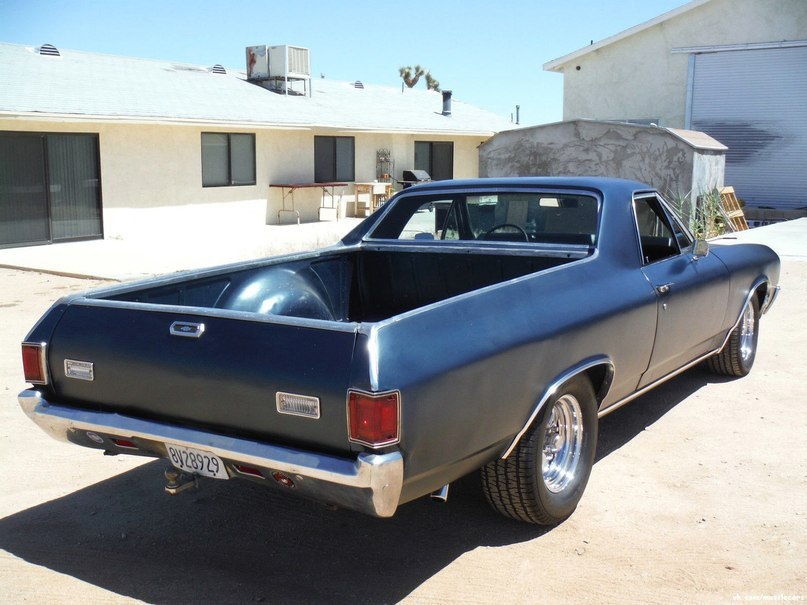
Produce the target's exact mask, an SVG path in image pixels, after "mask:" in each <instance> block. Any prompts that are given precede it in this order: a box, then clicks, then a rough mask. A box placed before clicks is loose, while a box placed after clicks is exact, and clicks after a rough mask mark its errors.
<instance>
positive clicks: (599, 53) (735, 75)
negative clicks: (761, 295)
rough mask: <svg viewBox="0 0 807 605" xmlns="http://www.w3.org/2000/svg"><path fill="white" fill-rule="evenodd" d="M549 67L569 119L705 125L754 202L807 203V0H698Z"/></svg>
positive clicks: (732, 177) (741, 190)
mask: <svg viewBox="0 0 807 605" xmlns="http://www.w3.org/2000/svg"><path fill="white" fill-rule="evenodd" d="M543 68H544V70H547V71H553V72H557V73H560V74H563V90H564V93H563V94H564V98H563V119H564V120H577V119H592V120H610V121H623V122H631V123H636V124H656V125H658V126H662V127H670V128H683V129H688V130H696V131H702V132H705V133H707V134H708V135H710V136H712V137H714V138H715V139H717V140H718V141H720V142H721V143H723V144H724V145H726V146H727V147H728V152H727V155H726V173H725V181H726V184H727V185H732V186H734V187H735V189H736V190H737V192H738V195H739V196H740V197H741V198H742V199H744V200H745V202H746V203H747V204H748V205H749V206H756V207H773V208H777V209H797V208H807V193H806V192H807V2H806V1H805V0H694V1H692V2H688V3H687V4H684V5H682V6H680V7H679V8H677V9H674V10H672V11H670V12H668V13H665V14H663V15H660V16H658V17H656V18H655V19H652V20H650V21H647V22H646V23H641V24H639V25H636V26H635V27H632V28H630V29H627V30H625V31H623V32H620V33H617V34H615V35H613V36H611V37H609V38H606V39H604V40H601V41H597V42H594V41H592V43H591V44H590V45H589V46H586V47H584V48H581V49H579V50H576V51H574V52H571V53H569V54H567V55H565V56H563V57H560V58H558V59H555V60H553V61H549V62H547V63H545V64H544V66H543Z"/></svg>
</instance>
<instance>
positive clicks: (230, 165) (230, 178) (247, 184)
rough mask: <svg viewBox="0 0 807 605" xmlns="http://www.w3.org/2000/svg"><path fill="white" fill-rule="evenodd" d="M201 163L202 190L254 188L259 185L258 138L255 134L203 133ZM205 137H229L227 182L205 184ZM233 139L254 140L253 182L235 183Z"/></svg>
mask: <svg viewBox="0 0 807 605" xmlns="http://www.w3.org/2000/svg"><path fill="white" fill-rule="evenodd" d="M201 134H202V136H201V162H202V188H204V189H208V188H216V187H252V186H254V185H256V184H257V175H258V170H257V150H256V140H255V139H256V137H255V133H254V132H202V133H201ZM205 136H226V137H227V182H222V183H219V182H216V183H205ZM233 137H249V138H251V140H252V146H251V148H252V149H251V151H252V154H251V155H252V157H251V159H252V165H251V167H250V168H251V172H252V180H250V181H244V182H234V179H233V143H232V141H233Z"/></svg>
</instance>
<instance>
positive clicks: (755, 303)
mask: <svg viewBox="0 0 807 605" xmlns="http://www.w3.org/2000/svg"><path fill="white" fill-rule="evenodd" d="M758 340H759V299H757V297H756V295H754V296H752V297H751V301H750V302H749V303H748V304H747V305H746V307H745V309H744V310H743V316H742V318H741V319H740V323H739V324H737V327H735V328H734V329H733V330H732V331H731V334H730V335H729V339H728V340H727V341H726V344H725V345H724V346H723V348H722V349H721V350H720V351H718V352H717V353H715V354H714V355H712V356H711V357H710V358H709V359H707V362H708V364H709V369H710V370H711V371H712V372H715V373H716V374H723V375H724V376H745V375H746V374H748V372H750V371H751V367H752V366H753V365H754V359H755V358H756V356H757V341H758Z"/></svg>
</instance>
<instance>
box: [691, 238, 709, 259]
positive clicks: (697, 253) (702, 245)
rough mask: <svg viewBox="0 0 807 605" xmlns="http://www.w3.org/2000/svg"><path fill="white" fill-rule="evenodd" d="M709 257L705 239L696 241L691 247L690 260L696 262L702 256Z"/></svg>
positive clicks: (707, 243)
mask: <svg viewBox="0 0 807 605" xmlns="http://www.w3.org/2000/svg"><path fill="white" fill-rule="evenodd" d="M708 255H709V242H707V241H706V240H705V239H696V240H695V245H694V246H693V247H692V259H693V260H698V259H699V258H703V257H704V256H708Z"/></svg>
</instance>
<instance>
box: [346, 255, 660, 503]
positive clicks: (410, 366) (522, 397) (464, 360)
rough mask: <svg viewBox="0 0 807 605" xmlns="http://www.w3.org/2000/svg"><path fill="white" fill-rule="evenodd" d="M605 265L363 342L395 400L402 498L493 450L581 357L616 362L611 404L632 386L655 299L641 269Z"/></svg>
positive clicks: (483, 295)
mask: <svg viewBox="0 0 807 605" xmlns="http://www.w3.org/2000/svg"><path fill="white" fill-rule="evenodd" d="M607 268H608V265H606V263H605V261H604V260H603V259H599V258H597V257H596V256H594V257H590V258H588V259H584V260H581V261H577V262H575V263H571V264H569V265H565V266H563V267H559V268H556V269H550V270H548V271H545V272H540V273H537V274H533V275H530V276H527V277H523V278H518V279H515V280H512V281H509V282H505V283H503V284H499V285H496V286H492V287H489V288H485V289H482V290H478V291H475V292H472V293H469V294H467V295H463V296H460V297H457V298H455V299H452V300H450V301H446V302H444V303H438V304H436V305H432V306H429V307H425V308H423V309H419V310H417V311H414V312H411V313H408V314H404V315H401V316H398V317H396V318H393V319H392V320H390V321H387V322H382V323H380V324H378V325H377V326H375V328H374V329H373V333H371V334H370V335H369V336H368V338H367V341H366V343H364V345H360V346H368V347H371V348H375V349H376V350H377V359H378V361H377V367H376V369H375V372H376V375H375V376H370V377H369V382H370V384H371V385H372V387H373V388H374V389H376V390H380V391H383V390H387V389H399V390H400V391H401V394H402V440H401V450H402V451H403V453H404V457H405V459H406V479H407V486H406V487H405V490H404V500H406V499H407V497H408V496H409V495H410V494H411V495H412V497H415V496H417V495H422V494H423V493H426V492H428V491H431V490H432V489H436V488H437V487H439V486H440V485H443V484H445V483H447V482H448V481H450V480H453V479H456V478H457V477H459V476H461V475H462V474H465V473H467V472H470V471H472V470H474V469H475V468H478V467H479V466H480V465H481V464H483V463H485V462H487V461H489V460H491V459H493V458H495V457H497V456H498V455H500V454H501V453H502V451H503V449H504V448H505V447H506V446H507V444H508V443H509V441H510V440H511V439H512V438H513V437H514V436H515V434H516V433H518V431H519V430H520V429H521V428H522V426H523V425H524V423H525V422H526V420H527V419H528V418H529V416H530V414H531V412H532V410H533V408H534V406H535V405H536V404H537V402H538V400H539V399H540V396H541V395H542V394H543V391H544V390H545V389H546V388H547V385H549V384H551V383H552V382H553V380H554V379H555V378H557V376H558V375H559V374H561V373H562V372H564V371H565V370H567V369H568V368H570V367H571V366H573V365H575V364H577V363H579V362H580V361H582V360H586V359H588V358H590V357H592V356H595V355H605V356H607V357H609V358H610V359H612V360H613V361H614V365H615V375H614V383H613V387H612V389H611V393H613V395H611V394H609V399H610V398H611V397H616V396H618V395H619V393H621V392H625V391H627V392H630V391H632V390H633V389H634V388H635V386H636V383H637V380H638V377H639V376H640V375H641V373H642V372H643V371H644V369H645V368H646V366H647V361H648V359H649V356H650V351H651V349H652V346H653V334H654V331H655V326H656V300H655V294H654V292H653V291H652V288H650V286H649V284H648V283H647V281H646V280H645V279H644V278H643V277H642V275H641V273H640V272H639V271H630V270H619V269H616V268H614V267H610V268H611V270H610V271H609V270H607ZM369 367H371V368H372V367H373V364H372V363H370V366H369ZM418 492H419V493H418Z"/></svg>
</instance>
